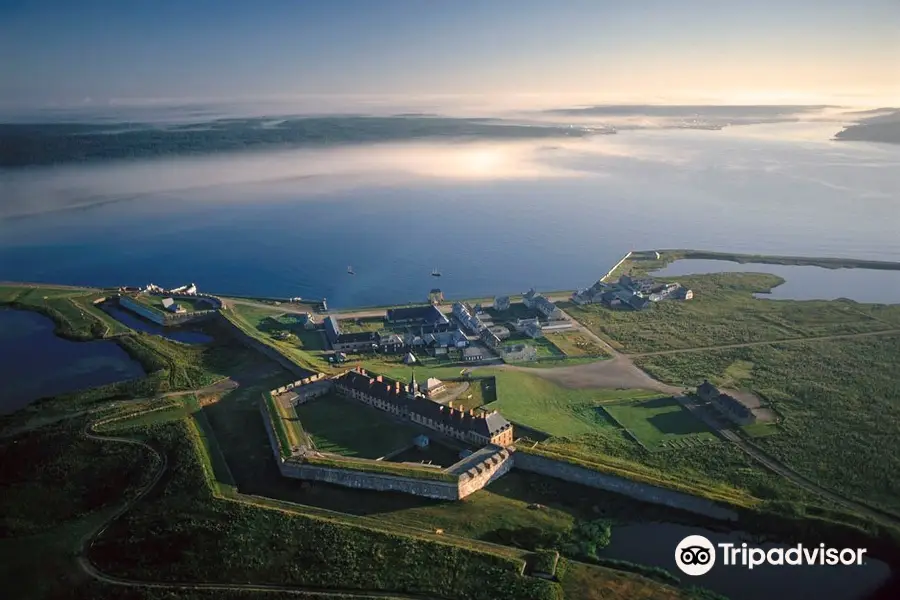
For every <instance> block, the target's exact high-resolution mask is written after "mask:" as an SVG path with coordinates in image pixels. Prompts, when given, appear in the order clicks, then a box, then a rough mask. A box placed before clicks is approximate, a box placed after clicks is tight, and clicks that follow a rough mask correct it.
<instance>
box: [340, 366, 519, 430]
mask: <svg viewBox="0 0 900 600" xmlns="http://www.w3.org/2000/svg"><path fill="white" fill-rule="evenodd" d="M379 379H380V380H381V381H379ZM338 383H339V384H340V385H344V386H346V387H348V388H350V389H354V390H357V391H360V392H363V393H364V394H368V395H370V396H373V397H375V398H379V399H381V400H383V401H385V402H390V403H391V404H394V405H396V406H400V407H404V406H405V407H407V409H408V410H409V412H410V413H414V414H417V415H420V416H422V417H424V418H427V419H431V420H432V421H434V422H436V423H443V424H444V425H447V426H449V427H452V428H454V429H457V430H461V431H467V430H472V431H474V432H475V433H477V434H479V435H483V436H485V437H491V436H493V435H496V434H497V433H500V432H501V431H503V430H504V429H508V428H509V427H512V425H511V424H510V422H509V421H507V420H506V419H505V418H503V416H502V415H501V414H500V413H497V412H492V413H488V414H486V415H474V414H470V413H469V412H468V411H463V410H459V409H455V408H450V407H449V406H444V405H443V404H438V403H437V402H433V401H431V400H428V399H427V398H424V397H417V398H416V399H415V400H411V399H410V398H409V397H408V396H407V394H406V390H407V386H406V385H405V384H403V383H400V382H398V381H397V380H396V379H391V378H390V377H386V376H383V375H375V374H374V373H360V372H359V371H357V370H353V371H347V372H346V373H344V374H343V375H341V376H340V377H338ZM398 383H399V385H398Z"/></svg>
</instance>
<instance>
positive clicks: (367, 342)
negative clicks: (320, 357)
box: [325, 316, 381, 352]
mask: <svg viewBox="0 0 900 600" xmlns="http://www.w3.org/2000/svg"><path fill="white" fill-rule="evenodd" d="M325 337H326V338H328V342H329V343H330V344H331V349H332V350H334V351H335V352H365V351H371V350H375V349H377V348H378V347H379V345H380V343H381V340H380V338H379V336H378V333H377V332H375V331H363V332H359V333H343V332H342V331H341V328H340V325H338V321H337V319H335V318H334V317H332V316H328V317H326V318H325Z"/></svg>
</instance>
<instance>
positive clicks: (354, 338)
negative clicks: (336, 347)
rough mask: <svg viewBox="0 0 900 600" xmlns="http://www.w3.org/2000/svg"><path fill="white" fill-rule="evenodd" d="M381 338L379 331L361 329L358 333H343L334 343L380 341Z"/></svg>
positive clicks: (375, 342)
mask: <svg viewBox="0 0 900 600" xmlns="http://www.w3.org/2000/svg"><path fill="white" fill-rule="evenodd" d="M380 340H381V338H380V337H379V335H378V332H377V331H360V332H357V333H342V334H340V335H339V336H337V338H336V339H335V340H334V341H333V342H332V344H358V343H360V342H371V343H373V344H377V343H379V342H380Z"/></svg>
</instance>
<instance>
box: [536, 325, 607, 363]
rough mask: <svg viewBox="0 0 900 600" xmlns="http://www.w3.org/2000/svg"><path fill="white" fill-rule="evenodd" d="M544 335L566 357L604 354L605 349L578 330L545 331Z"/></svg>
mask: <svg viewBox="0 0 900 600" xmlns="http://www.w3.org/2000/svg"><path fill="white" fill-rule="evenodd" d="M546 337H547V339H548V340H550V341H551V342H553V344H554V345H555V346H556V347H557V348H559V350H560V351H561V352H562V353H563V354H565V355H566V356H568V357H580V356H605V355H606V351H605V350H603V348H601V347H600V345H599V344H597V342H595V341H593V340H592V339H591V338H589V337H588V336H587V335H585V334H584V333H582V332H580V331H574V330H570V331H560V332H556V333H547V334H546Z"/></svg>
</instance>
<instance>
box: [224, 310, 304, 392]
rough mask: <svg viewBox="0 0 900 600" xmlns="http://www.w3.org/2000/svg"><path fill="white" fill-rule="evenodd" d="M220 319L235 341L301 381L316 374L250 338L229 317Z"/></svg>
mask: <svg viewBox="0 0 900 600" xmlns="http://www.w3.org/2000/svg"><path fill="white" fill-rule="evenodd" d="M220 318H221V319H223V320H224V321H225V322H226V323H227V324H228V326H229V327H230V330H231V332H232V333H233V334H234V337H235V339H237V340H238V341H239V342H241V343H242V344H244V345H245V346H247V347H248V348H250V349H251V350H256V351H257V352H261V353H262V354H263V355H265V356H267V357H269V358H271V359H272V360H274V361H275V362H277V363H278V364H279V365H281V366H282V367H284V368H285V369H287V370H288V371H290V372H291V373H293V374H294V375H296V376H297V377H300V378H301V379H302V378H306V377H311V376H312V375H314V373H313V372H312V371H310V370H309V369H305V368H303V367H301V366H300V365H298V364H297V363H295V362H294V361H292V360H290V359H288V358H287V357H286V356H285V355H284V354H282V353H281V352H279V351H278V350H276V349H275V348H272V347H271V346H267V345H266V344H264V343H262V342H261V341H259V340H258V339H256V338H254V337H252V336H250V335H249V334H247V333H244V332H243V331H242V330H241V328H240V327H238V326H237V325H235V324H234V323H232V322H231V321H230V320H229V319H228V318H227V317H225V316H223V315H221V313H220ZM273 393H275V392H274V391H273Z"/></svg>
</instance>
